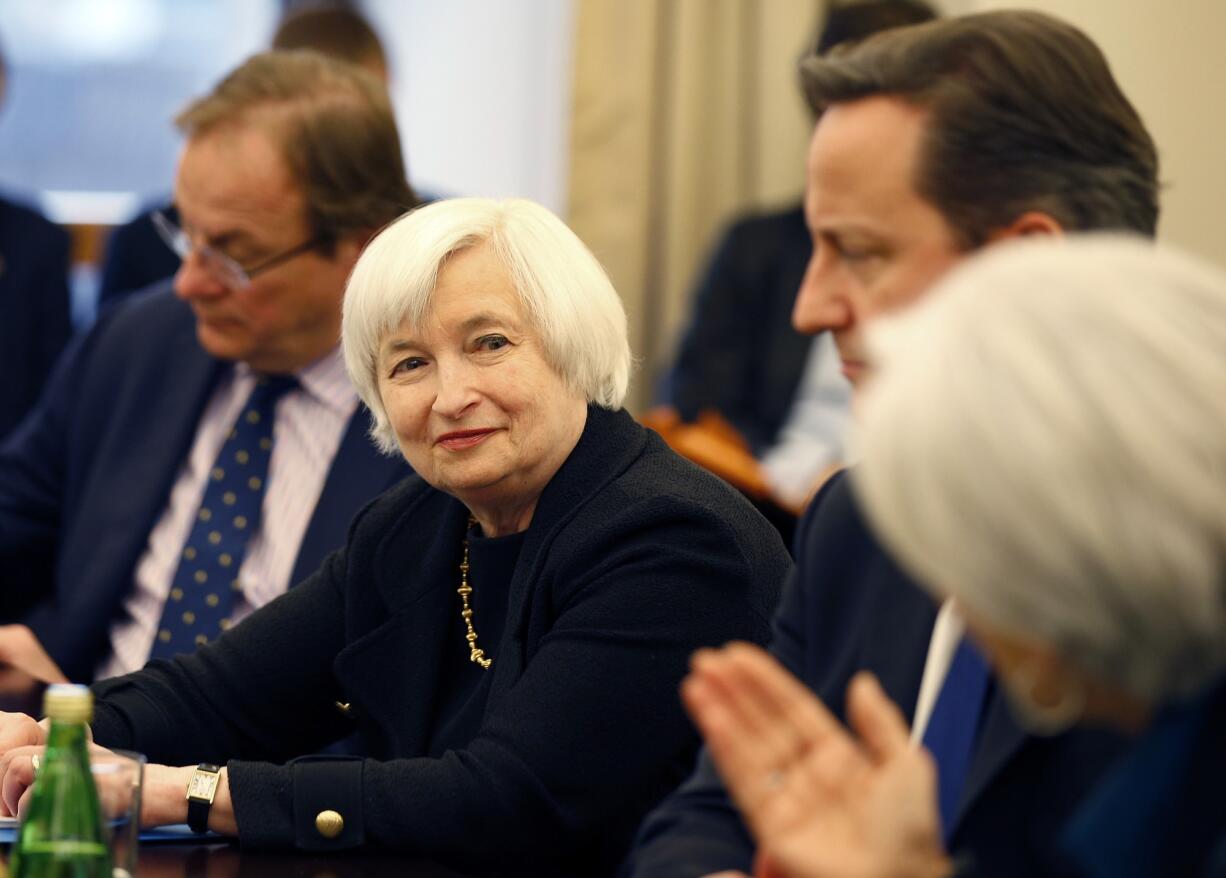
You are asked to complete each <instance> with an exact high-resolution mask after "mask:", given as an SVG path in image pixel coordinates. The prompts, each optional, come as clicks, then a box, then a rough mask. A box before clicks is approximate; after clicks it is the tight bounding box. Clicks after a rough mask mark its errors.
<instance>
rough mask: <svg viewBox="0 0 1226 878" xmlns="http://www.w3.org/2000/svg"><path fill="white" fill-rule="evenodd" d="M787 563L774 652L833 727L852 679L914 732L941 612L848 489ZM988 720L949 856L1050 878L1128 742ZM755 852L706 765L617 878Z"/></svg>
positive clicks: (663, 809) (827, 495)
mask: <svg viewBox="0 0 1226 878" xmlns="http://www.w3.org/2000/svg"><path fill="white" fill-rule="evenodd" d="M796 552H797V555H796V573H795V575H794V577H793V580H792V582H791V583H790V585H789V586H788V588H787V589H786V590H785V592H784V597H783V601H782V603H781V604H780V608H779V612H778V614H777V615H776V618H775V639H774V641H773V643H772V646H771V650H772V652H773V653H774V654H775V655H776V656H777V657H778V658H779V659H780V660H781V661H782V662H783V663H784V664H785V665H786V666H787V667H788V668H789V669H790V670H791V671H792V673H794V674H796V675H797V676H798V677H799V678H800V679H801V680H803V681H804V682H805V683H806V684H808V685H809V686H810V687H811V688H812V689H813V690H814V691H815V692H816V693H817V695H818V696H819V697H820V698H821V699H822V701H823V702H824V703H825V704H826V705H828V706H829V707H830V708H831V710H833V711H834V712H835V713H836V714H838V715H839V716H840V718H842V713H843V708H844V701H845V693H846V691H847V685H848V683H849V682H850V680H851V677H852V675H853V674H855V673H856V672H857V671H860V670H868V671H872V672H873V673H874V674H876V675H877V677H878V678H879V679H880V680H881V684H882V686H883V687H884V688H885V691H886V692H887V693H888V694H889V696H890V697H891V698H892V699H893V700H894V701H895V702H897V703H898V706H899V707H900V708H901V709H902V711H903V713H904V714H905V715H906V717H907V719H908V721H910V720H911V719H912V717H913V715H914V713H915V706H916V701H917V699H918V696H919V687H920V680H921V678H922V676H923V673H924V662H925V659H926V657H927V654H928V644H929V641H930V639H931V637H932V629H933V625H934V623H935V622H936V615H937V610H938V609H939V608H938V606H937V604H936V603H934V602H933V600H932V599H931V598H930V597H929V596H928V595H927V594H926V593H925V592H923V591H922V590H921V589H920V587H919V586H918V585H917V584H916V583H914V582H913V581H912V580H911V579H910V578H909V577H908V576H907V575H906V574H905V573H903V572H902V570H900V569H899V568H898V567H897V566H896V565H895V564H894V562H893V561H892V560H891V559H890V558H889V556H888V555H886V553H885V552H884V551H883V550H882V549H881V547H880V546H879V545H878V543H877V541H876V539H875V537H874V536H873V535H872V534H871V533H870V531H869V529H868V527H867V525H866V523H865V522H864V520H863V518H862V517H861V514H860V512H859V510H858V509H857V508H856V505H855V501H854V499H853V497H852V494H851V491H850V486H849V480H848V478H847V477H846V476H845V475H840V476H838V477H836V478H835V479H833V480H832V481H831V482H830V483H828V484H827V486H826V487H825V488H824V489H823V490H822V491H821V492H820V493H819V494H818V496H817V498H816V499H815V500H814V502H813V503H812V505H811V506H810V509H809V511H808V513H807V514H806V516H805V518H804V519H803V520H802V522H801V525H800V529H799V531H798V534H797V541H796ZM984 710H985V713H984V715H983V718H982V720H981V723H982V725H981V728H980V732H979V737H978V741H977V743H976V749H975V753H974V755H973V757H972V761H971V766H970V769H969V773H968V776H967V780H966V787H965V789H964V791H963V794H962V801H961V804H960V806H959V810H958V815H957V817H956V818H955V822H954V826H953V833H952V836H951V837H950V849H951V852H952V853H953V854H954V855H955V856H957V857H960V858H963V859H966V860H971V861H973V863H974V864H975V868H976V869H977V871H978V873H980V874H984V875H992V876H1013V875H1017V876H1032V875H1049V874H1058V873H1059V872H1060V871H1061V868H1062V867H1061V866H1060V861H1061V859H1062V856H1061V854H1060V852H1059V850H1058V849H1057V844H1058V842H1057V840H1058V838H1059V828H1060V826H1061V825H1062V824H1063V823H1064V822H1065V820H1066V819H1067V817H1068V815H1069V814H1070V812H1071V811H1072V810H1073V809H1074V807H1075V806H1076V805H1077V803H1078V802H1079V800H1080V799H1081V798H1082V796H1083V795H1084V794H1085V793H1086V792H1087V791H1088V790H1089V789H1090V788H1091V787H1093V785H1094V783H1095V782H1096V781H1097V779H1098V778H1099V776H1100V775H1101V774H1102V773H1103V772H1104V770H1105V769H1106V768H1107V767H1108V766H1109V765H1110V764H1111V763H1112V762H1113V761H1114V760H1115V759H1116V758H1117V757H1118V755H1119V754H1120V753H1121V752H1122V750H1123V749H1124V748H1125V746H1126V742H1125V741H1124V740H1123V739H1121V738H1119V737H1117V736H1115V735H1113V734H1109V733H1107V732H1098V731H1086V730H1080V729H1078V730H1074V731H1072V732H1069V733H1066V734H1064V735H1060V736H1058V737H1054V738H1036V737H1031V736H1028V735H1027V734H1025V733H1024V732H1023V731H1022V729H1021V728H1020V726H1019V725H1018V723H1017V721H1016V720H1015V719H1014V718H1013V716H1012V714H1011V713H1010V710H1009V707H1008V705H1007V703H1006V701H1005V699H1004V697H1003V695H1001V693H999V692H998V691H997V690H996V687H995V686H993V687H992V689H991V692H990V694H989V696H988V703H987V704H986V706H985V708H984ZM753 850H754V849H753V844H752V842H751V840H750V838H749V836H748V834H747V832H746V830H745V828H744V826H743V824H742V823H741V821H740V819H739V817H738V816H737V813H736V811H735V809H734V808H733V806H732V804H731V803H730V801H729V799H728V797H727V794H726V793H725V791H724V788H723V786H722V785H721V783H720V781H719V778H718V775H717V774H716V773H715V771H714V768H713V766H712V763H711V761H710V759H709V758H708V757H707V755H706V753H705V751H704V753H703V754H702V755H701V756H700V757H699V763H698V767H697V769H696V770H695V773H694V774H693V775H692V776H691V777H690V778H689V779H688V780H687V781H686V782H685V783H684V784H682V785H681V787H679V788H678V790H677V791H676V792H674V793H673V794H672V796H670V797H669V798H668V799H666V800H665V802H664V803H663V804H662V805H661V806H660V807H659V808H658V809H657V810H656V811H655V812H653V813H652V814H651V815H650V816H649V817H648V818H647V820H646V821H645V823H644V824H643V827H642V828H641V830H640V833H639V838H638V843H637V847H636V852H635V854H634V856H633V858H632V860H631V863H630V864H628V869H627V871H628V872H629V874H633V875H634V876H636V878H647V876H651V878H655V876H665V875H667V876H670V878H683V876H700V875H706V874H709V873H712V872H719V871H721V870H723V869H741V870H744V871H746V872H750V871H751V869H750V866H751V862H752V859H753Z"/></svg>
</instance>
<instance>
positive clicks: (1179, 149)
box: [0, 0, 1226, 407]
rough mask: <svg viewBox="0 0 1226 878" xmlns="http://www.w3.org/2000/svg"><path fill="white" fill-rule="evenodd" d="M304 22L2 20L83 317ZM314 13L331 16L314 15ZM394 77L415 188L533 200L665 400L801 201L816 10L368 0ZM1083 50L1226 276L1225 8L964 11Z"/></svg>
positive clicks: (203, 4)
mask: <svg viewBox="0 0 1226 878" xmlns="http://www.w3.org/2000/svg"><path fill="white" fill-rule="evenodd" d="M297 5H301V4H298V3H291V2H284V0H0V46H3V48H4V51H5V54H6V56H7V59H8V63H9V77H8V89H7V98H6V101H5V105H4V107H3V109H0V188H3V189H4V190H5V191H6V192H8V193H10V194H15V195H17V196H19V197H24V198H25V199H26V200H30V201H33V202H35V203H38V204H40V205H41V206H42V207H43V208H44V210H45V211H46V212H48V213H49V214H50V215H51V216H52V217H53V218H55V219H57V220H58V221H60V222H63V223H65V224H67V225H70V226H71V227H73V228H74V230H75V231H76V239H77V241H78V251H77V258H78V263H79V267H78V281H79V282H78V285H77V289H78V294H77V295H78V298H79V303H78V305H79V309H78V316H79V318H80V320H81V321H85V320H88V319H89V311H90V307H89V306H90V287H89V284H90V282H91V274H90V272H91V271H92V265H93V264H94V261H95V260H96V259H97V257H98V250H99V248H100V246H101V242H102V241H104V240H105V234H106V231H107V229H108V228H109V227H110V226H111V225H112V224H115V223H119V222H122V221H124V220H125V219H127V218H128V217H129V216H131V215H132V214H134V213H135V212H136V211H137V210H138V209H139V208H140V206H141V205H142V204H144V203H146V202H149V201H151V200H156V199H158V198H159V197H165V195H166V193H168V192H169V191H170V187H171V181H172V177H173V169H174V161H175V154H176V152H177V149H178V139H177V137H176V135H175V133H174V131H173V129H172V128H171V126H170V123H169V119H170V117H171V115H173V112H174V110H175V109H176V108H177V107H179V106H181V105H182V103H183V102H184V101H185V100H187V99H188V98H189V97H190V96H192V95H193V94H196V93H198V92H200V91H201V90H203V89H204V88H207V86H208V85H209V84H210V83H211V82H213V81H215V80H216V79H217V78H218V77H219V76H220V75H221V74H223V73H224V72H225V71H226V70H227V69H229V68H231V67H233V66H234V65H235V64H236V63H237V62H238V61H239V60H240V59H241V58H243V57H244V56H245V55H247V54H248V53H250V52H253V51H257V50H258V49H259V48H261V47H263V46H264V45H266V44H267V42H268V40H269V37H270V35H271V33H272V31H273V28H274V27H275V23H276V21H277V19H278V17H279V16H280V15H281V14H282V12H283V11H284V10H285V9H286V8H289V7H293V6H297ZM308 5H309V4H308ZM349 5H352V6H354V7H355V8H357V9H359V10H361V11H362V12H363V13H364V14H366V15H367V16H368V18H369V19H370V20H371V22H372V24H373V25H374V26H375V28H376V30H377V31H378V32H379V34H380V36H381V37H382V39H383V41H384V43H385V45H386V48H387V51H388V55H389V57H390V65H391V78H392V86H391V87H392V93H393V99H394V102H395V105H396V108H397V116H398V119H399V121H400V124H401V126H402V133H403V136H404V142H405V147H406V153H407V158H408V164H409V170H410V176H411V178H412V180H413V182H414V184H415V185H417V186H418V187H419V188H421V189H423V190H424V191H427V192H429V193H431V194H434V195H449V194H456V195H470V194H472V195H475V194H482V195H500V196H501V195H524V196H527V197H531V198H535V199H537V200H540V201H543V202H544V203H545V204H547V205H549V206H550V207H551V208H553V209H554V210H556V211H558V212H559V213H561V214H562V215H563V216H565V217H566V218H567V219H568V220H569V221H570V222H571V223H572V225H574V227H575V228H576V231H578V232H579V234H580V235H581V236H582V237H583V238H584V240H585V241H587V243H588V244H589V246H591V247H592V249H593V250H594V251H595V252H596V254H597V255H598V256H599V258H600V259H601V260H602V261H603V262H604V264H605V265H606V267H607V268H608V269H609V270H610V272H611V274H612V275H613V278H614V281H615V283H616V284H617V287H618V289H619V290H620V291H621V293H622V295H623V298H624V299H625V302H626V306H627V311H628V312H629V315H630V320H631V329H632V333H633V338H632V343H633V347H634V350H635V353H636V355H637V356H638V358H639V361H640V368H639V371H638V375H637V380H636V382H635V388H634V392H633V396H632V402H633V404H634V405H635V406H636V407H639V406H642V405H645V404H646V403H647V402H649V400H650V396H651V390H652V386H653V384H654V381H655V379H656V375H657V374H658V371H659V369H660V368H661V367H662V365H663V364H664V363H666V362H667V360H668V358H669V357H670V356H671V352H672V350H673V346H674V344H675V340H676V336H677V333H678V331H679V328H680V326H681V325H682V321H683V319H684V316H685V314H686V310H687V308H688V305H689V302H688V297H689V291H690V288H691V286H692V284H693V282H694V278H695V273H696V272H697V270H698V269H699V267H700V266H701V264H702V263H703V261H704V260H705V258H706V255H707V251H708V249H709V247H710V246H711V245H712V243H713V241H714V238H715V236H716V235H717V233H718V232H719V230H720V229H721V228H722V227H723V226H724V225H725V224H726V223H727V222H728V221H729V219H731V218H732V217H733V216H735V215H737V214H740V213H743V212H744V211H746V210H756V209H766V208H773V207H779V206H783V205H786V204H787V203H789V202H792V201H795V200H797V199H798V198H799V196H800V193H801V190H802V186H803V164H804V152H805V146H806V141H807V138H808V133H809V128H810V120H809V119H808V117H807V113H806V111H805V110H804V108H803V103H802V101H801V100H800V97H799V94H798V90H797V86H796V78H795V61H796V58H797V57H798V56H799V54H800V53H801V52H802V50H803V49H804V48H805V47H806V46H807V45H808V44H809V42H810V41H811V40H812V37H813V34H814V30H815V24H816V20H817V16H818V10H819V4H818V3H817V2H816V0H448V2H436V0H365V2H354V3H351V4H349ZM937 5H938V6H940V7H941V8H942V9H943V11H945V12H948V13H960V12H970V11H976V10H980V9H988V8H998V7H1002V6H1006V5H1007V6H1015V7H1016V6H1025V7H1031V8H1037V9H1043V10H1045V11H1049V12H1052V13H1054V14H1057V15H1060V16H1062V17H1064V18H1066V19H1068V20H1070V21H1072V22H1074V23H1075V24H1078V25H1079V26H1081V27H1082V28H1084V29H1085V30H1086V31H1087V32H1088V33H1089V34H1090V35H1091V36H1092V37H1093V38H1094V39H1096V40H1097V41H1098V42H1099V43H1100V45H1102V47H1103V48H1104V50H1105V51H1106V54H1107V56H1108V58H1109V59H1110V60H1111V62H1112V64H1113V66H1114V68H1115V70H1116V73H1117V75H1118V76H1119V78H1120V80H1121V82H1122V83H1123V86H1124V88H1125V90H1126V91H1127V92H1128V94H1129V95H1130V96H1131V97H1132V98H1133V100H1134V101H1135V103H1136V104H1137V106H1138V107H1139V109H1140V111H1141V114H1142V116H1143V117H1144V118H1145V120H1146V122H1147V123H1148V124H1149V126H1150V128H1151V130H1152V131H1153V133H1154V135H1155V138H1156V139H1157V142H1158V146H1159V149H1160V153H1161V157H1162V162H1163V172H1162V176H1163V180H1164V182H1165V183H1166V189H1165V191H1164V195H1163V205H1164V210H1163V220H1162V224H1161V230H1160V231H1161V235H1162V237H1163V238H1165V239H1166V240H1169V241H1173V242H1175V243H1178V244H1180V245H1182V246H1184V247H1186V248H1188V249H1191V250H1193V251H1196V252H1199V253H1200V254H1202V255H1204V256H1206V257H1208V258H1209V259H1212V260H1215V261H1217V262H1219V263H1221V264H1224V265H1226V232H1223V225H1224V224H1223V221H1222V219H1221V217H1220V212H1221V210H1222V205H1226V170H1224V169H1223V167H1222V160H1221V159H1220V158H1219V156H1218V153H1219V152H1220V147H1219V144H1221V143H1223V142H1226V113H1223V105H1224V104H1226V53H1224V52H1223V51H1222V48H1221V45H1220V41H1221V37H1222V35H1223V34H1226V2H1222V0H1169V2H1167V3H1163V4H1156V3H1142V2H1122V0H1007V2H1005V0H945V2H938V4H937Z"/></svg>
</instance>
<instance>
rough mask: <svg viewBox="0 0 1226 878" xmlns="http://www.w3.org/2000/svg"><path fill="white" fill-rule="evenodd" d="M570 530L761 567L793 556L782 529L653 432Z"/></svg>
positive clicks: (574, 537)
mask: <svg viewBox="0 0 1226 878" xmlns="http://www.w3.org/2000/svg"><path fill="white" fill-rule="evenodd" d="M565 530H566V531H567V534H566V536H567V538H568V540H569V541H570V542H573V543H576V544H578V545H584V544H588V545H590V544H595V543H608V542H610V541H614V542H619V543H620V544H622V545H625V544H626V543H627V542H628V541H636V542H645V543H658V544H665V545H667V547H668V548H670V549H673V550H679V551H686V550H687V549H692V548H693V547H694V546H695V545H702V546H704V547H705V548H706V550H707V551H711V552H715V553H719V554H721V555H724V556H729V557H730V556H734V555H735V556H740V557H742V558H743V559H744V560H745V561H746V563H748V564H749V565H750V566H754V567H756V566H760V565H762V564H767V565H771V564H775V563H779V564H783V563H787V562H788V559H789V556H788V553H787V549H786V547H785V546H784V545H783V541H782V540H781V539H780V537H779V534H778V531H776V530H775V528H774V527H773V526H772V525H771V524H770V522H768V521H767V520H766V519H765V518H764V517H763V516H762V514H761V513H760V512H758V510H757V509H755V508H754V507H753V504H751V503H750V502H749V501H748V500H747V499H745V497H744V496H742V495H741V494H740V493H739V492H738V491H736V490H734V489H733V488H731V487H730V486H729V485H728V484H727V483H725V482H723V481H722V480H720V479H718V478H716V477H715V476H713V475H711V474H710V473H708V472H706V471H705V470H703V469H700V468H699V467H697V466H695V465H694V464H692V463H690V462H689V461H688V460H686V459H685V458H683V457H681V456H680V455H678V454H676V453H675V452H673V451H672V449H670V448H669V447H668V446H667V445H666V444H665V443H664V442H663V441H662V440H660V439H659V438H658V437H655V436H654V435H653V436H651V437H650V439H649V440H648V442H647V444H646V446H645V447H644V449H643V451H642V453H641V454H639V455H638V456H637V457H636V459H635V460H634V461H633V463H631V465H630V466H628V467H627V468H626V469H625V470H623V471H622V472H621V473H619V474H618V475H617V476H616V477H615V478H613V479H611V480H610V481H609V482H607V483H606V484H605V485H604V486H602V487H601V488H600V489H599V490H598V491H596V492H595V493H593V494H592V495H591V496H590V497H589V498H588V500H587V502H586V503H584V504H583V506H582V507H580V508H579V509H578V510H577V511H576V514H575V516H574V518H573V519H572V520H571V522H570V523H569V525H568V526H567V528H566V529H565ZM679 542H680V544H678V543H679Z"/></svg>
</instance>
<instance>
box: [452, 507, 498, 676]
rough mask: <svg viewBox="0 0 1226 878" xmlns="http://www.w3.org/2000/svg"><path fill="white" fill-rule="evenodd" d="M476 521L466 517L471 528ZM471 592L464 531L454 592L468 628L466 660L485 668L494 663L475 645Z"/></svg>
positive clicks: (475, 631) (465, 532) (475, 635)
mask: <svg viewBox="0 0 1226 878" xmlns="http://www.w3.org/2000/svg"><path fill="white" fill-rule="evenodd" d="M476 523H477V520H476V519H475V518H471V517H470V518H469V519H468V526H469V527H470V528H471V527H472V526H473V525H474V524H476ZM472 593H473V589H472V586H471V585H469V584H468V531H467V530H465V531H464V560H462V561H461V562H460V587H459V588H457V589H456V594H458V595H459V596H460V600H461V602H462V603H463V606H462V608H461V609H460V616H461V617H462V618H463V619H464V627H465V628H467V629H468V631H467V633H466V634H465V635H464V639H465V640H467V641H468V649H469V653H468V660H469V661H470V662H476V663H477V664H479V665H480V666H481V669H482V670H486V669H488V668H489V666H490V665H492V664H493V663H494V660H493V659H487V658H486V657H485V650H483V649H481V648H480V647H478V646H477V630H476V629H475V628H473V609H472V607H470V606H469V605H468V596H469V595H470V594H472Z"/></svg>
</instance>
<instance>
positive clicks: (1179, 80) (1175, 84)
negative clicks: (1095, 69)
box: [945, 0, 1226, 266]
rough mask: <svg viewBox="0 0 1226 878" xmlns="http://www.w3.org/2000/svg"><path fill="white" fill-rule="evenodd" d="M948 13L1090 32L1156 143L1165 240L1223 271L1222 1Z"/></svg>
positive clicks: (1121, 0) (1105, 1)
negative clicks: (1033, 19) (1003, 16)
mask: <svg viewBox="0 0 1226 878" xmlns="http://www.w3.org/2000/svg"><path fill="white" fill-rule="evenodd" d="M945 6H946V8H948V9H949V10H950V11H974V10H986V9H997V8H1021V7H1025V8H1030V9H1038V10H1041V11H1043V12H1048V13H1051V14H1052V15H1057V16H1059V17H1061V18H1063V19H1065V20H1066V21H1069V22H1071V23H1073V24H1075V25H1077V26H1078V27H1080V28H1081V29H1082V30H1084V31H1085V32H1086V33H1087V34H1089V36H1090V37H1091V38H1092V39H1093V40H1094V41H1095V42H1097V43H1098V44H1099V46H1100V47H1102V49H1103V52H1104V53H1105V54H1106V56H1107V59H1108V61H1109V62H1110V63H1111V67H1112V70H1113V71H1114V72H1115V75H1116V78H1117V79H1118V80H1119V82H1120V85H1121V87H1122V88H1123V89H1124V93H1125V94H1127V95H1128V97H1129V98H1130V99H1131V100H1132V102H1133V104H1134V105H1135V106H1136V108H1137V110H1138V111H1139V112H1140V114H1141V118H1142V119H1144V120H1145V124H1146V126H1147V127H1148V128H1149V130H1150V133H1151V134H1152V135H1153V137H1154V140H1155V141H1156V142H1157V144H1158V154H1159V160H1160V163H1161V169H1160V176H1161V180H1162V182H1163V184H1164V188H1163V190H1162V194H1161V205H1162V219H1161V222H1160V225H1159V236H1160V237H1161V238H1162V239H1163V240H1166V241H1169V242H1171V243H1174V244H1177V245H1179V246H1181V247H1184V248H1186V249H1188V250H1191V251H1193V252H1195V253H1199V254H1201V255H1202V256H1205V257H1207V258H1209V259H1211V260H1213V261H1215V262H1217V263H1218V264H1219V265H1223V266H1226V220H1224V218H1223V214H1224V213H1226V151H1224V149H1223V145H1224V144H1226V44H1224V43H1223V40H1224V39H1226V2H1223V0H1166V2H1162V3H1158V2H1150V0H961V2H958V0H950V2H947V3H946V4H945Z"/></svg>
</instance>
